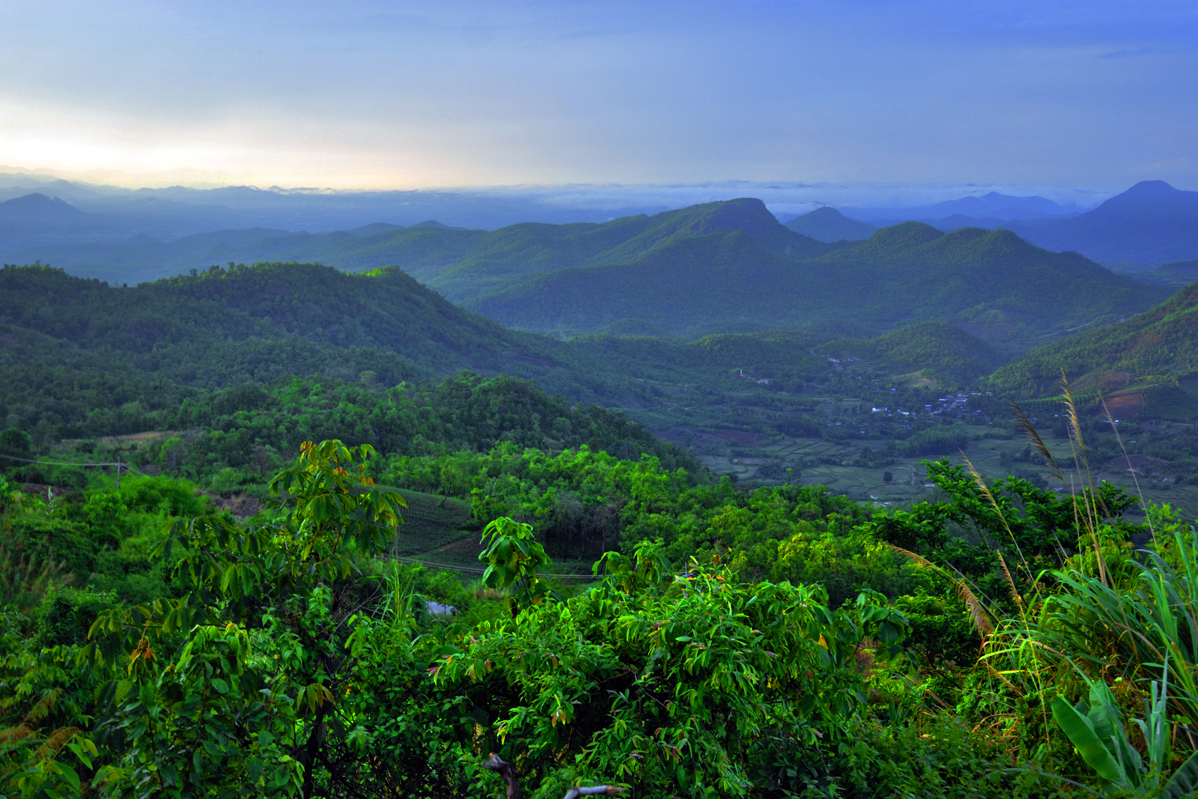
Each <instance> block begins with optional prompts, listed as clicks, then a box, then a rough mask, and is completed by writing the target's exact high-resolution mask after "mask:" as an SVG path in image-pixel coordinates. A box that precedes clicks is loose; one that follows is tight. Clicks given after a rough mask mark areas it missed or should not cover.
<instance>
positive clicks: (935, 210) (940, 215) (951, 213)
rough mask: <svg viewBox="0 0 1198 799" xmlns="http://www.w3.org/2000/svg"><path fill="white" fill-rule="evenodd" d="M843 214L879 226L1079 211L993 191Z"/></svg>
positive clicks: (1045, 216) (1054, 215) (1053, 215)
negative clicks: (906, 222) (929, 203)
mask: <svg viewBox="0 0 1198 799" xmlns="http://www.w3.org/2000/svg"><path fill="white" fill-rule="evenodd" d="M843 210H844V213H845V215H847V216H849V217H851V218H853V219H860V220H866V221H869V222H873V223H877V224H879V225H886V224H895V223H897V222H904V221H926V222H938V221H943V220H945V219H955V218H958V217H960V218H962V219H972V220H975V222H977V221H981V220H993V221H997V222H1010V221H1012V220H1020V219H1053V218H1058V217H1067V216H1073V215H1075V214H1077V213H1078V212H1080V211H1081V209H1080V208H1077V207H1076V206H1071V205H1060V204H1058V203H1055V202H1053V201H1052V200H1049V199H1047V198H1045V197H1036V196H1032V197H1016V196H1013V195H1010V194H1000V193H999V192H996V191H992V192H988V193H987V194H983V195H981V196H976V197H961V198H959V199H956V200H947V201H945V202H939V203H934V204H932V205H917V206H906V207H889V208H886V207H882V208H869V207H865V208H845V209H843Z"/></svg>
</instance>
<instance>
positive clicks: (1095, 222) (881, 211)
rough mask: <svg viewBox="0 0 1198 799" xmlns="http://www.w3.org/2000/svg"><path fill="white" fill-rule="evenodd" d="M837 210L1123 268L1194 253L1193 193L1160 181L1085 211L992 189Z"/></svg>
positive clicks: (1197, 218)
mask: <svg viewBox="0 0 1198 799" xmlns="http://www.w3.org/2000/svg"><path fill="white" fill-rule="evenodd" d="M823 210H824V209H821V211H823ZM842 210H843V215H844V216H845V217H846V219H850V220H852V221H857V220H864V221H867V222H870V223H873V224H893V223H895V222H899V221H903V220H911V221H922V222H926V223H929V224H932V225H935V226H936V227H937V228H939V229H941V230H955V229H958V228H962V227H985V228H999V227H1002V228H1007V229H1009V230H1013V231H1015V232H1016V233H1018V234H1019V235H1020V236H1021V237H1022V238H1024V239H1026V240H1027V241H1030V242H1032V243H1033V244H1036V245H1038V246H1040V247H1044V248H1045V249H1049V250H1054V251H1062V250H1072V251H1075V252H1080V253H1081V254H1082V255H1085V256H1086V257H1087V258H1090V259H1092V260H1095V261H1098V262H1100V263H1102V264H1105V265H1107V266H1110V267H1111V268H1114V269H1118V270H1121V271H1141V270H1144V269H1146V268H1150V267H1155V266H1158V265H1160V264H1163V263H1165V262H1169V261H1181V260H1187V259H1194V258H1198V192H1193V191H1179V190H1178V189H1175V188H1173V187H1172V186H1170V185H1169V184H1168V183H1165V182H1164V181H1159V180H1152V181H1143V182H1141V183H1137V184H1136V185H1134V186H1132V187H1131V188H1130V189H1128V190H1127V191H1125V192H1123V193H1122V194H1119V195H1116V196H1114V197H1112V198H1110V199H1109V200H1107V201H1106V202H1104V203H1102V204H1101V205H1099V206H1098V207H1097V208H1093V209H1091V210H1089V211H1086V212H1084V213H1077V212H1076V209H1071V208H1068V207H1065V206H1059V205H1057V204H1056V203H1053V202H1052V201H1051V200H1047V199H1045V198H1043V197H1011V196H1007V195H1002V194H997V193H995V192H991V193H989V194H986V195H983V196H981V197H964V198H962V199H959V200H953V201H950V202H943V203H937V204H935V205H929V206H923V207H915V208H901V209H895V208H890V209H886V208H845V209H842ZM802 218H804V217H800V219H802ZM795 229H799V228H795ZM815 238H820V237H819V236H815ZM846 238H848V237H847V236H846ZM824 240H826V239H824Z"/></svg>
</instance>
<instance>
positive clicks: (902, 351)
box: [819, 322, 1003, 383]
mask: <svg viewBox="0 0 1198 799" xmlns="http://www.w3.org/2000/svg"><path fill="white" fill-rule="evenodd" d="M819 349H820V351H821V352H825V353H829V354H834V355H839V356H841V357H844V356H848V357H853V358H860V359H863V360H867V361H870V362H871V363H875V364H877V365H879V366H882V367H883V368H887V369H891V370H897V371H901V370H911V371H922V372H923V373H924V375H925V376H927V377H932V378H935V379H938V381H939V382H955V383H968V382H970V381H972V380H975V379H977V378H978V377H981V376H982V375H985V374H989V373H990V372H992V371H993V370H994V368H995V367H996V366H997V365H998V364H1000V363H1002V361H1003V358H1002V356H1001V355H999V353H998V352H997V351H996V350H995V349H994V348H993V347H991V346H990V345H989V344H987V343H986V342H984V341H982V340H981V339H979V338H977V337H976V336H972V335H970V334H969V333H966V332H965V331H964V330H961V329H960V328H958V327H955V326H953V325H950V324H946V323H944V322H921V323H919V324H916V325H911V326H910V327H904V328H902V329H901V330H895V331H894V332H892V333H887V334H885V335H882V336H878V337H876V338H872V339H839V340H836V341H831V342H828V343H827V344H823V345H821V346H820V348H819Z"/></svg>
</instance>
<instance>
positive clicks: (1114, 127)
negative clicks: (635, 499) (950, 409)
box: [0, 0, 1198, 195]
mask: <svg viewBox="0 0 1198 799" xmlns="http://www.w3.org/2000/svg"><path fill="white" fill-rule="evenodd" d="M0 165H2V166H0V170H2V169H3V168H12V169H27V170H37V169H41V170H48V171H51V172H53V173H54V174H58V175H61V176H64V177H69V178H75V179H85V180H91V181H93V182H107V183H113V184H118V185H130V186H141V185H146V186H160V185H169V184H183V185H224V184H249V185H257V186H263V187H266V186H282V187H321V188H325V187H327V188H335V189H420V188H454V187H488V186H490V187H494V186H509V187H510V186H534V185H535V186H543V185H553V186H566V185H577V184H584V185H587V186H591V187H595V186H599V187H605V186H606V187H611V190H613V191H616V190H618V188H619V187H622V186H670V185H678V184H687V185H691V184H709V183H716V182H720V181H761V182H770V181H778V182H787V183H792V184H803V185H808V184H814V185H817V186H818V185H826V186H830V187H854V186H857V187H861V186H866V187H877V188H878V190H879V191H880V192H885V191H891V192H893V191H895V190H896V187H897V188H904V187H914V188H918V187H929V186H948V185H951V186H960V185H984V186H1003V187H1014V188H1013V189H1011V190H1012V191H1013V192H1014V193H1019V191H1018V189H1019V187H1024V188H1025V189H1027V190H1028V191H1030V190H1032V189H1035V190H1037V191H1039V193H1043V194H1046V195H1049V194H1051V193H1052V191H1053V190H1054V189H1055V190H1057V191H1058V192H1065V191H1069V190H1075V189H1081V190H1085V191H1091V192H1099V193H1102V192H1108V193H1110V192H1115V191H1121V190H1123V189H1125V188H1127V187H1129V186H1130V185H1132V184H1134V183H1135V182H1137V181H1140V180H1146V179H1160V180H1166V181H1168V182H1170V183H1171V184H1173V185H1174V186H1176V187H1177V188H1182V189H1198V3H1195V2H1193V0H1179V1H1178V2H1172V1H1171V0H1138V2H1102V0H1076V1H1075V0H1036V2H1028V1H1027V0H1002V1H1001V2H971V1H970V0H911V1H910V2H905V1H902V0H894V1H892V2H875V1H868V0H848V1H847V2H828V0H821V1H820V2H806V1H805V0H795V1H794V2H778V1H776V0H774V1H771V0H760V1H758V2H754V1H753V0H743V1H742V2H705V1H704V0H688V1H687V2H653V0H637V1H636V2H624V0H596V1H595V2H590V1H589V0H580V1H578V2H569V1H563V0H556V1H554V2H549V1H545V2H506V1H505V0H490V1H489V2H452V0H442V1H441V2H435V3H434V2H349V0H342V2H339V3H332V2H322V1H315V0H313V1H308V0H288V1H287V2H274V1H273V0H265V1H263V2H244V0H236V2H223V1H211V2H210V1H207V0H195V1H193V2H181V1H180V0H153V1H152V2H151V1H150V0H129V1H128V2H105V1H104V0H85V1H84V2H77V1H75V0H71V1H67V2H58V0H32V1H31V0H4V3H2V4H0Z"/></svg>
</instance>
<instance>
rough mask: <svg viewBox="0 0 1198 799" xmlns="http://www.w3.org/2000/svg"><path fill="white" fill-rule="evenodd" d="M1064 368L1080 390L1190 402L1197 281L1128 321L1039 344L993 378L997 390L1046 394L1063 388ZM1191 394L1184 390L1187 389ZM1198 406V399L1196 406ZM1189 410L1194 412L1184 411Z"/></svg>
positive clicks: (1197, 341) (1197, 334)
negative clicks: (1100, 390)
mask: <svg viewBox="0 0 1198 799" xmlns="http://www.w3.org/2000/svg"><path fill="white" fill-rule="evenodd" d="M1062 370H1064V372H1065V374H1066V375H1067V376H1068V378H1069V380H1070V382H1071V383H1072V384H1073V386H1074V388H1075V389H1076V390H1080V391H1084V390H1085V389H1086V388H1091V387H1093V388H1101V389H1103V391H1104V392H1105V393H1112V392H1116V393H1124V394H1137V395H1140V394H1143V395H1144V396H1145V397H1146V400H1145V401H1146V402H1148V403H1149V404H1151V402H1152V398H1153V397H1154V396H1155V398H1156V399H1157V400H1158V402H1159V401H1162V400H1164V399H1165V398H1166V397H1170V398H1171V399H1170V400H1169V401H1170V402H1171V403H1177V402H1182V403H1183V404H1185V405H1187V407H1188V406H1189V405H1191V404H1193V403H1194V401H1195V400H1194V398H1193V397H1189V399H1186V396H1189V394H1190V393H1191V391H1192V387H1190V384H1191V383H1192V382H1193V381H1192V380H1187V378H1190V377H1192V376H1193V375H1194V374H1195V373H1198V283H1194V284H1191V285H1189V286H1187V287H1186V288H1184V289H1182V290H1181V291H1178V292H1177V293H1176V294H1174V295H1173V296H1171V297H1170V298H1169V299H1168V300H1166V301H1165V302H1163V303H1161V304H1160V305H1157V306H1156V307H1155V308H1152V309H1151V310H1149V311H1148V312H1147V313H1143V314H1140V315H1138V316H1135V317H1133V318H1131V319H1128V320H1126V321H1123V322H1118V323H1115V324H1112V325H1108V326H1106V327H1102V328H1099V329H1097V330H1089V331H1086V332H1084V333H1079V334H1078V335H1075V336H1071V337H1069V338H1067V339H1064V340H1063V341H1059V342H1056V343H1053V344H1048V345H1045V346H1043V347H1038V348H1036V349H1034V350H1032V351H1031V352H1029V353H1027V354H1026V355H1025V356H1023V357H1022V358H1020V359H1019V360H1018V361H1016V362H1014V363H1012V364H1009V365H1007V366H1004V367H1003V368H1001V369H999V370H998V371H996V372H995V373H994V374H993V375H992V376H991V377H990V379H989V384H990V387H991V388H992V389H993V390H994V391H995V392H996V393H998V392H1001V393H1003V394H1012V395H1015V396H1017V397H1041V396H1046V395H1053V394H1056V393H1058V392H1059V390H1060V384H1061V372H1062ZM1183 394H1184V395H1186V396H1182V395H1183ZM1192 410H1193V411H1198V405H1195V407H1194V408H1193V409H1192ZM1183 415H1185V416H1187V418H1188V416H1190V415H1192V413H1186V414H1183Z"/></svg>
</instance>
